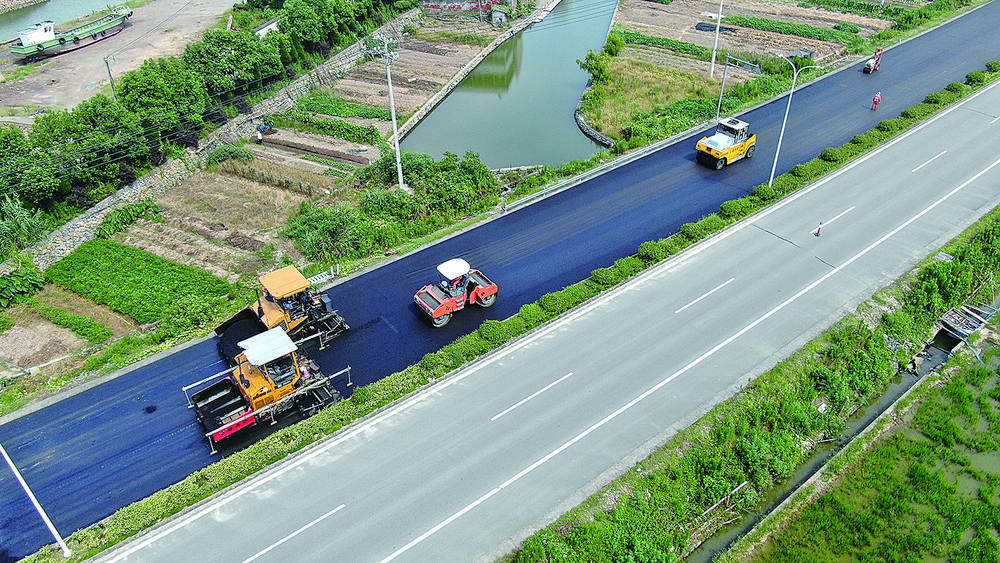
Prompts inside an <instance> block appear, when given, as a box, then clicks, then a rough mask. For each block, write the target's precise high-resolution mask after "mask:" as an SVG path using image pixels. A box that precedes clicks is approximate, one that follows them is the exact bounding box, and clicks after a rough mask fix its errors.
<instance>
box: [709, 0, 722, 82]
mask: <svg viewBox="0 0 1000 563" xmlns="http://www.w3.org/2000/svg"><path fill="white" fill-rule="evenodd" d="M722 2H723V0H719V13H718V14H715V15H716V18H715V45H713V46H712V66H711V67H710V68H709V69H708V77H709V78H715V52H716V51H718V50H719V29H720V28H721V27H722Z"/></svg>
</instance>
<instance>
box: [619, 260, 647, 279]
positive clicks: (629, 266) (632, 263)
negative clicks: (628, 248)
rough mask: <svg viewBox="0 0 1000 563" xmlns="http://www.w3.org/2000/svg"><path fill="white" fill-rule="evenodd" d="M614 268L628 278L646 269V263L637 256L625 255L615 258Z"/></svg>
mask: <svg viewBox="0 0 1000 563" xmlns="http://www.w3.org/2000/svg"><path fill="white" fill-rule="evenodd" d="M615 269H617V270H618V271H619V272H620V273H621V275H622V276H624V277H626V278H629V277H632V276H634V275H636V274H638V273H639V272H641V271H643V270H645V269H646V264H645V263H644V262H643V261H642V260H641V259H640V258H639V257H637V256H626V257H625V258H619V259H618V260H615Z"/></svg>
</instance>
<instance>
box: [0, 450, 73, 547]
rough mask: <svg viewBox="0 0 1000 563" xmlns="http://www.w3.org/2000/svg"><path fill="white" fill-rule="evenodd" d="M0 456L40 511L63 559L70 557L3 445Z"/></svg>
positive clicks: (64, 544) (64, 543)
mask: <svg viewBox="0 0 1000 563" xmlns="http://www.w3.org/2000/svg"><path fill="white" fill-rule="evenodd" d="M0 454H3V458H4V459H5V460H6V461H7V465H9V466H10V470H11V471H13V472H14V477H17V482H18V483H20V484H21V488H22V489H24V493H25V494H26V495H28V499H29V500H31V504H33V505H35V510H37V511H38V514H39V515H40V516H41V517H42V520H44V521H45V525H46V526H47V527H48V529H49V532H51V533H52V537H54V538H55V539H56V543H57V544H59V549H61V550H62V552H63V557H69V556H70V554H71V553H72V552H71V551H70V550H69V547H67V546H66V542H64V541H63V539H62V536H60V535H59V532H58V531H57V530H56V527H55V525H54V524H53V523H52V521H51V520H49V516H48V515H47V514H45V510H43V509H42V505H41V504H39V503H38V499H36V498H35V494H34V493H32V492H31V489H30V488H28V483H27V482H26V481H25V480H24V477H22V476H21V472H20V471H18V470H17V466H16V465H14V460H12V459H10V456H9V455H7V450H5V449H4V447H3V444H0Z"/></svg>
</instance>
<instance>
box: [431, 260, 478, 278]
mask: <svg viewBox="0 0 1000 563" xmlns="http://www.w3.org/2000/svg"><path fill="white" fill-rule="evenodd" d="M469 269H470V268H469V263H468V262H466V261H465V260H462V259H461V258H452V259H451V260H448V261H447V262H445V263H443V264H441V265H440V266H438V272H440V273H441V275H442V276H444V277H446V278H448V279H449V280H453V279H455V278H460V277H462V276H464V275H465V274H468V273H469Z"/></svg>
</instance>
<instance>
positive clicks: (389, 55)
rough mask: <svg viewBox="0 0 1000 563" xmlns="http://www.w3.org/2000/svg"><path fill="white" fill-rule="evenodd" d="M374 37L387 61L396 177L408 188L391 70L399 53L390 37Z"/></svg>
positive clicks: (380, 53) (400, 186)
mask: <svg viewBox="0 0 1000 563" xmlns="http://www.w3.org/2000/svg"><path fill="white" fill-rule="evenodd" d="M372 39H374V40H376V41H381V42H382V45H381V47H380V48H379V49H377V50H376V54H378V55H380V56H381V57H382V60H384V61H385V77H386V80H387V81H388V82H389V111H390V113H391V114H392V139H393V144H394V145H395V148H396V177H397V179H398V182H399V189H401V190H402V189H406V184H404V183H403V163H402V160H401V159H400V156H399V131H398V130H397V129H396V101H395V99H393V97H392V71H391V70H390V66H391V65H392V61H394V60H395V59H396V57H398V56H399V55H398V54H397V53H395V52H393V51H390V50H389V45H390V44H391V43H393V41H392V40H391V39H389V37H387V36H385V35H382V34H375V35H372Z"/></svg>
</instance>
